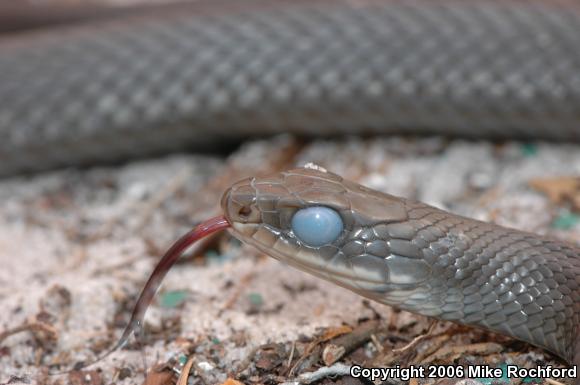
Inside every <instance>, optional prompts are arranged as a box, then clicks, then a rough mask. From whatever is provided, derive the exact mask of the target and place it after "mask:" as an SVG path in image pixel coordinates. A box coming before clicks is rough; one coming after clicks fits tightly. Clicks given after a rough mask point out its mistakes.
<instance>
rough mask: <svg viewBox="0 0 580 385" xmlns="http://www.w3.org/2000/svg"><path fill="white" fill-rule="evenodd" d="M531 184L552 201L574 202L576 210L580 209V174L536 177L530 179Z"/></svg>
mask: <svg viewBox="0 0 580 385" xmlns="http://www.w3.org/2000/svg"><path fill="white" fill-rule="evenodd" d="M529 185H530V187H532V188H533V189H535V190H537V191H539V192H541V193H543V194H545V195H546V196H547V197H548V199H549V200H550V201H551V202H552V203H554V204H556V205H562V204H572V205H573V207H574V210H576V211H580V176H560V177H554V178H536V179H532V180H530V182H529Z"/></svg>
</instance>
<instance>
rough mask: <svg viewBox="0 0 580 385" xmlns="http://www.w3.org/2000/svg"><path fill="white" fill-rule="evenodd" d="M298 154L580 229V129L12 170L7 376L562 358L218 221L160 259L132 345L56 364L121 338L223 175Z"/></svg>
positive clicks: (254, 374)
mask: <svg viewBox="0 0 580 385" xmlns="http://www.w3.org/2000/svg"><path fill="white" fill-rule="evenodd" d="M307 162H314V163H316V164H319V165H321V166H323V167H325V168H327V169H328V170H330V171H333V172H336V173H339V174H341V175H343V176H344V177H346V178H349V179H353V180H356V181H358V182H360V183H362V184H365V185H367V186H369V187H372V188H375V189H379V190H382V191H385V192H388V193H391V194H394V195H400V196H405V197H409V198H414V199H420V200H422V201H425V202H427V203H430V204H433V205H435V206H438V207H441V208H445V209H447V210H450V211H453V212H456V213H460V214H463V215H467V216H471V217H475V218H478V219H482V220H488V221H493V222H496V223H499V224H502V225H506V226H511V227H515V228H519V229H523V230H529V231H533V232H538V233H542V234H549V235H551V236H555V237H558V238H561V239H564V240H568V241H571V242H575V241H578V240H579V239H580V216H578V212H579V210H580V182H579V179H578V178H579V175H580V146H574V145H563V144H546V143H507V144H490V143H487V142H466V141H460V140H456V141H449V140H446V139H442V138H436V137H434V138H422V139H412V138H398V137H394V138H378V137H376V138H369V139H364V140H363V139H358V138H347V139H340V140H339V139H337V140H332V141H314V142H310V143H303V142H300V141H297V140H295V139H294V138H292V137H289V136H281V137H277V138H273V139H269V140H263V141H254V142H248V143H246V144H245V145H243V146H242V147H241V148H240V149H239V150H237V151H236V152H235V153H234V154H233V155H231V156H230V157H228V158H220V157H218V156H201V155H194V154H193V155H192V154H188V155H185V154H184V155H175V156H171V157H167V158H162V159H154V160H146V161H137V162H133V163H129V164H125V165H120V166H117V167H99V168H92V169H84V170H72V169H71V170H63V171H58V172H52V173H49V174H43V175H38V176H32V177H22V178H12V179H6V180H3V181H0V261H1V263H2V268H1V269H0V309H1V310H2V311H1V312H0V384H17V383H25V384H32V383H48V384H91V385H100V384H111V383H115V384H141V383H144V382H146V383H148V384H169V383H175V381H176V380H177V378H178V377H179V375H180V373H181V372H184V370H183V365H186V366H187V367H188V368H191V370H190V371H188V372H189V373H191V374H190V375H182V376H181V379H180V381H182V382H181V383H183V384H185V383H188V384H216V383H217V384H219V383H223V382H227V383H228V384H237V382H236V380H237V381H240V382H241V383H244V384H253V383H283V382H291V381H295V382H291V383H308V381H312V380H313V379H316V378H318V377H313V376H314V375H312V373H315V372H316V371H317V370H319V368H321V367H322V368H324V367H327V368H330V369H329V370H330V374H334V376H327V375H326V374H324V373H323V372H321V371H320V370H319V371H318V372H316V373H318V374H317V375H319V376H320V378H322V379H321V380H320V381H319V383H334V382H339V383H344V384H347V383H348V384H359V383H365V382H360V381H359V380H356V379H352V378H348V377H342V376H340V375H338V376H336V375H337V374H340V373H341V370H343V369H344V365H348V364H350V363H353V362H355V363H365V364H366V365H371V366H372V365H379V364H380V365H395V364H405V363H420V362H422V363H431V362H432V363H456V364H461V363H490V364H493V365H501V364H505V363H516V364H518V365H521V366H526V365H528V366H529V365H535V364H537V363H546V362H548V363H553V364H555V365H558V366H564V363H563V362H562V361H561V360H559V359H557V358H555V357H554V356H552V355H550V354H549V353H546V352H543V351H542V350H540V349H536V348H533V347H530V346H529V345H526V344H524V343H520V342H517V341H514V340H511V339H508V338H503V337H498V336H493V335H491V334H489V333H486V332H482V331H476V330H472V329H468V328H462V327H458V326H455V325H452V324H449V323H444V322H438V323H435V324H431V323H430V321H428V320H427V319H425V318H423V317H419V316H415V315H411V314H408V313H405V312H394V311H393V310H391V309H390V308H389V307H387V306H383V305H379V304H376V303H370V302H368V301H365V300H364V299H363V298H361V297H359V296H357V295H355V294H353V293H350V292H348V291H347V290H345V289H342V288H338V287H336V286H333V285H332V284H329V283H326V282H323V281H321V280H319V279H316V278H314V277H311V276H309V275H307V274H305V273H302V272H300V271H297V270H294V269H292V268H290V267H288V266H285V265H283V264H281V263H279V262H277V261H274V260H272V259H270V258H267V257H264V256H263V255H260V253H258V252H257V251H256V250H254V249H252V248H251V247H248V246H244V245H240V243H239V242H237V241H236V240H234V239H232V238H231V237H229V236H228V235H227V234H223V235H221V236H219V237H216V238H214V239H212V241H211V242H209V243H207V244H205V245H203V247H200V248H199V249H198V250H197V251H196V252H195V253H190V254H192V255H189V256H186V257H185V258H184V259H183V262H182V263H180V264H179V265H177V266H176V267H175V268H174V269H173V270H172V271H171V272H170V274H169V275H168V277H167V278H166V279H165V281H164V284H163V286H162V288H161V290H160V292H159V293H158V295H157V297H156V301H155V302H154V304H153V305H152V306H151V308H150V309H149V311H148V313H147V317H146V325H145V332H144V336H143V338H142V341H141V344H140V345H139V344H138V343H136V342H132V343H131V344H129V346H128V347H127V348H125V349H123V350H119V351H116V352H114V353H113V354H111V355H110V356H109V357H107V358H106V359H104V360H103V361H101V362H99V363H97V364H95V365H92V366H90V367H88V368H82V369H79V370H73V371H72V372H70V373H67V374H64V375H49V374H48V372H49V371H60V370H66V369H71V368H75V365H76V368H77V369H78V368H80V367H81V366H82V364H83V362H88V361H90V360H91V359H93V358H94V357H95V356H96V355H98V354H100V353H102V352H103V351H105V350H106V349H107V348H109V347H110V346H112V345H113V344H114V342H115V338H117V337H118V336H119V334H120V333H121V331H122V328H123V327H124V326H125V324H126V322H127V320H128V317H129V315H130V312H131V310H132V306H133V304H134V301H135V298H136V295H137V294H138V293H139V290H140V289H141V288H142V286H143V284H144V282H145V280H146V279H147V277H148V274H149V273H150V272H151V270H152V268H153V266H154V265H155V263H156V261H157V258H159V256H160V255H161V254H162V253H163V251H164V250H165V249H166V248H167V247H168V246H169V245H170V244H171V243H172V241H174V240H175V239H177V238H178V237H179V235H181V234H182V233H184V232H185V231H187V230H188V229H190V228H191V227H192V226H193V225H194V224H195V223H197V222H198V221H200V220H203V219H207V218H208V217H209V216H211V215H214V214H216V213H217V212H218V206H217V204H218V202H219V198H220V195H221V193H222V192H223V190H224V189H225V188H226V187H227V186H228V185H229V184H231V183H232V182H234V181H235V180H238V179H240V178H242V177H244V176H246V175H252V174H264V173H268V172H272V171H276V170H281V169H286V168H290V167H293V166H296V165H303V164H305V163H307ZM426 334H428V335H426ZM422 335H423V337H420V336H422ZM416 337H419V338H418V339H417V338H416ZM414 339H415V340H414ZM409 344H410V345H409ZM407 345H409V346H407ZM393 349H399V350H393ZM335 362H338V364H335ZM341 365H342V366H341ZM145 367H148V368H149V370H150V371H149V374H148V375H145V373H144V368H145ZM305 373H306V374H305ZM309 373H310V374H309ZM146 377H147V379H146ZM234 379H235V380H234ZM183 381H185V382H183ZM421 382H423V381H421ZM429 382H433V381H429ZM482 382H485V381H483V380H482ZM563 382H566V380H563ZM366 383H368V382H366Z"/></svg>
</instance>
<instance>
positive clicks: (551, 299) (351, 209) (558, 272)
mask: <svg viewBox="0 0 580 385" xmlns="http://www.w3.org/2000/svg"><path fill="white" fill-rule="evenodd" d="M315 206H316V207H317V206H324V207H329V208H331V209H333V210H336V212H338V213H339V214H340V216H341V217H342V221H343V223H344V230H343V232H342V234H340V235H339V236H338V237H337V238H336V239H335V240H334V241H332V242H330V243H329V244H326V245H323V246H320V247H310V246H308V245H307V244H305V243H304V242H303V241H301V239H300V238H299V237H298V236H297V235H296V234H295V231H294V230H295V229H293V227H292V224H291V218H292V217H293V216H294V215H295V214H296V212H298V211H300V210H302V209H304V208H307V207H315ZM222 208H223V211H224V214H225V217H226V218H227V220H228V222H229V223H230V224H231V226H232V227H231V229H230V231H231V232H232V234H233V235H234V236H235V237H236V238H238V239H240V240H242V241H244V242H246V243H249V244H251V245H253V246H255V247H257V248H258V249H259V250H261V251H262V252H264V253H265V254H267V255H270V256H272V257H274V258H276V259H278V260H280V261H283V262H285V263H287V264H289V265H292V266H294V267H296V268H298V269H301V270H304V271H306V272H308V273H311V274H314V275H316V276H318V277H320V278H323V279H326V280H328V281H330V282H333V283H335V284H338V285H340V286H343V287H345V288H347V289H349V290H352V291H354V292H356V293H358V294H360V295H362V296H365V297H367V298H370V299H373V300H375V301H378V302H381V303H384V304H388V305H391V306H396V307H398V308H401V309H403V310H408V311H411V312H414V313H418V314H422V315H425V316H430V317H435V318H437V319H442V320H447V321H453V322H456V323H461V324H465V325H470V326H475V327H479V328H484V329H487V330H491V331H493V332H496V333H500V334H504V335H507V336H511V337H514V338H516V339H519V340H522V341H526V342H529V343H531V344H533V345H536V346H539V347H542V348H544V349H546V350H549V351H551V352H553V353H555V354H556V355H558V356H560V357H562V358H564V359H565V360H566V361H567V362H569V363H572V364H575V365H578V364H580V337H579V334H580V249H579V248H578V247H576V246H573V245H570V244H567V243H564V242H561V241H558V240H554V239H550V238H546V237H541V236H538V235H534V234H531V233H526V232H522V231H518V230H514V229H510V228H505V227H501V226H498V225H495V224H490V223H485V222H481V221H477V220H474V219H470V218H466V217H462V216H458V215H455V214H452V213H449V212H446V211H443V210H440V209H437V208H435V207H431V206H429V205H426V204H424V203H421V202H416V201H411V200H407V199H404V198H399V197H395V196H392V195H388V194H384V193H381V192H378V191H374V190H371V189H368V188H366V187H364V186H361V185H359V184H356V183H353V182H350V181H347V180H344V179H342V178H341V177H340V176H338V175H336V174H333V173H330V172H326V171H320V170H315V169H310V168H300V169H295V170H289V171H285V172H281V173H278V174H275V175H271V176H268V177H263V178H249V179H245V180H242V181H240V182H237V183H235V184H234V185H233V186H232V187H231V188H230V189H229V190H228V191H226V192H225V194H224V196H223V198H222Z"/></svg>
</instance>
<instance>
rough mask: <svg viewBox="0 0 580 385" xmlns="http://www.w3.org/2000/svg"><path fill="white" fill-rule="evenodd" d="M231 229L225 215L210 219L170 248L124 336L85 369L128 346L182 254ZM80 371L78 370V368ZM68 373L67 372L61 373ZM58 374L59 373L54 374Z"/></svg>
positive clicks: (141, 296)
mask: <svg viewBox="0 0 580 385" xmlns="http://www.w3.org/2000/svg"><path fill="white" fill-rule="evenodd" d="M228 227H230V224H229V222H228V221H227V220H226V218H225V217H224V216H223V215H220V216H218V217H215V218H211V219H208V220H207V221H205V222H202V223H200V224H199V225H197V226H196V227H195V228H194V229H193V230H191V231H189V232H188V233H186V234H184V235H183V236H182V237H181V238H179V239H178V240H177V241H176V242H175V243H174V244H173V246H171V247H170V248H169V250H167V251H166V252H165V254H164V255H163V257H162V258H161V260H160V261H159V263H157V266H155V269H154V270H153V272H152V273H151V275H150V276H149V279H148V280H147V283H146V284H145V287H143V290H141V294H140V295H139V299H138V300H137V303H136V304H135V307H134V308H133V313H132V314H131V320H130V321H129V324H128V325H127V326H126V327H125V330H124V331H123V334H122V335H121V337H120V338H119V341H117V343H116V344H115V345H114V346H113V347H112V348H111V349H109V350H107V351H106V352H105V353H104V354H103V355H101V356H100V357H98V358H97V359H95V360H94V361H91V362H89V363H87V364H85V365H83V367H86V366H89V365H92V364H94V363H97V362H98V361H101V360H102V359H103V358H105V357H107V356H108V355H109V354H111V353H113V352H114V351H115V350H117V349H120V348H122V347H123V346H125V344H127V342H128V340H129V337H131V334H133V333H136V332H139V331H140V329H141V326H142V325H143V318H144V317H145V312H146V311H147V308H148V307H149V305H150V304H151V302H152V301H153V297H154V296H155V293H156V292H157V289H159V286H160V285H161V282H162V281H163V278H165V275H167V272H168V271H169V269H171V267H172V266H173V265H174V264H175V262H177V260H178V259H179V257H180V256H181V254H182V253H183V252H184V251H185V250H187V249H188V248H189V247H190V246H191V245H192V244H193V243H195V242H196V241H198V240H200V239H202V238H204V237H206V236H208V235H210V234H212V233H215V232H217V231H220V230H223V229H226V228H228ZM76 369H77V370H78V368H76ZM61 373H66V372H61ZM54 374H57V373H54Z"/></svg>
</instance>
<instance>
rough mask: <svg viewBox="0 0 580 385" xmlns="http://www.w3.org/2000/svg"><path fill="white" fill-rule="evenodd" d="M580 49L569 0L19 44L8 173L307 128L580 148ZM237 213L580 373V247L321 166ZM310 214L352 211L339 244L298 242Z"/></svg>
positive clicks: (300, 261)
mask: <svg viewBox="0 0 580 385" xmlns="http://www.w3.org/2000/svg"><path fill="white" fill-rule="evenodd" d="M161 13H163V15H161ZM579 36H580V6H579V5H578V3H577V2H575V1H565V0H561V1H550V2H548V1H545V2H541V1H537V0H529V1H521V0H511V1H503V0H501V1H500V0H479V1H476V2H471V1H470V2H464V1H454V0H440V1H432V0H404V1H403V0H399V1H397V0H387V1H376V0H356V1H347V0H332V1H330V0H319V1H314V2H310V1H302V0H297V1H277V2H272V1H270V2H263V1H236V2H216V1H214V2H212V4H208V3H206V2H201V3H196V4H193V5H191V6H179V7H176V8H173V9H169V10H168V11H167V12H159V11H156V12H155V14H154V15H140V16H139V17H135V18H127V19H119V20H111V21H103V20H99V21H98V22H94V23H92V24H90V23H89V24H87V25H70V26H59V27H58V28H54V29H52V30H46V31H36V32H30V33H18V34H13V35H4V36H2V37H0V101H1V103H0V137H1V138H2V140H1V141H0V175H11V174H16V173H20V172H27V171H39V170H44V169H50V168H55V167H59V166H64V165H82V164H92V163H95V162H103V161H112V160H118V159H124V158H127V157H130V156H139V155H145V154H152V153H160V152H164V151H169V150H175V149H179V148H184V147H189V146H197V147H206V146H210V145H211V146H215V145H217V144H219V143H220V142H221V141H223V140H225V139H226V138H228V139H231V138H238V139H240V138H243V137H244V136H245V135H247V134H271V133H277V132H286V131H289V130H291V131H294V132H296V133H302V134H306V135H329V134H333V133H334V134H335V133H361V132H381V133H394V132H403V133H421V132H428V133H438V134H446V135H461V136H468V137H490V138H507V137H510V138H515V137H520V138H544V139H555V140H578V139H580V44H578V42H579ZM222 203H223V207H224V210H225V213H226V215H227V217H228V220H229V221H230V222H231V223H232V225H233V231H234V234H235V235H236V236H238V237H240V238H241V239H242V240H244V241H247V242H248V243H251V244H253V245H256V246H257V247H258V248H260V249H262V250H264V251H265V252H266V253H268V254H270V255H272V256H274V257H276V258H278V259H280V260H283V261H286V262H288V263H290V264H293V265H295V266H297V267H299V268H300V269H302V270H305V271H308V272H310V273H312V274H315V275H317V276H320V277H322V278H324V279H327V280H330V281H332V282H335V283H337V284H339V285H342V286H345V287H347V288H349V289H351V290H353V291H355V292H357V293H360V294H362V295H364V296H367V297H369V298H373V299H375V300H377V301H380V302H384V303H387V304H391V305H395V306H398V307H400V308H403V309H408V310H411V311H414V312H417V313H420V314H424V315H428V316H434V317H438V318H441V319H446V320H451V321H455V322H461V323H465V324H468V325H474V326H478V327H484V328H488V329H490V330H494V331H497V332H499V333H503V334H507V335H511V336H513V337H516V338H519V339H522V340H524V341H528V342H530V343H532V344H535V345H538V346H541V347H544V348H546V349H548V350H550V351H552V352H554V353H555V354H558V355H559V356H561V357H563V358H564V359H566V360H567V361H568V362H571V363H574V364H576V365H578V364H580V337H579V335H580V326H579V325H580V319H579V318H580V300H579V299H580V292H579V286H580V257H579V255H580V251H579V250H578V248H576V247H573V246H571V245H567V244H564V243H561V242H557V241H554V240H550V239H546V238H542V237H539V236H536V235H532V234H528V233H523V232H519V231H516V230H512V229H506V228H503V227H499V226H495V225H491V224H486V223H482V222H478V221H475V220H472V219H468V218H463V217H459V216H456V215H453V214H450V213H447V212H444V211H441V210H438V209H435V208H433V207H429V206H427V205H424V204H421V203H417V202H412V201H408V200H405V199H402V198H396V197H393V196H390V195H385V194H382V193H378V192H375V191H371V190H369V189H366V188H364V187H361V186H359V185H357V184H354V183H351V182H348V181H344V180H342V179H341V178H340V177H338V176H336V175H334V174H330V173H324V172H318V171H312V170H293V171H289V172H286V173H282V174H279V175H276V176H273V177H271V178H268V179H250V180H246V181H242V182H240V183H237V184H236V185H234V186H233V187H232V188H231V189H230V190H229V191H228V193H227V194H226V195H225V197H224V199H223V202H222ZM311 204H318V205H323V206H327V207H331V208H333V209H335V210H337V211H338V212H340V215H341V216H342V218H343V220H344V222H345V224H346V225H347V227H346V231H345V232H344V234H343V235H342V237H341V238H339V240H338V241H337V243H335V244H332V245H328V246H325V247H321V248H309V247H306V246H304V245H301V244H300V242H299V241H297V239H296V238H295V237H292V234H291V232H290V231H288V221H289V218H290V216H291V215H292V213H293V212H295V211H296V210H297V208H298V207H302V206H304V205H311ZM242 208H244V209H243V210H242Z"/></svg>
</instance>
